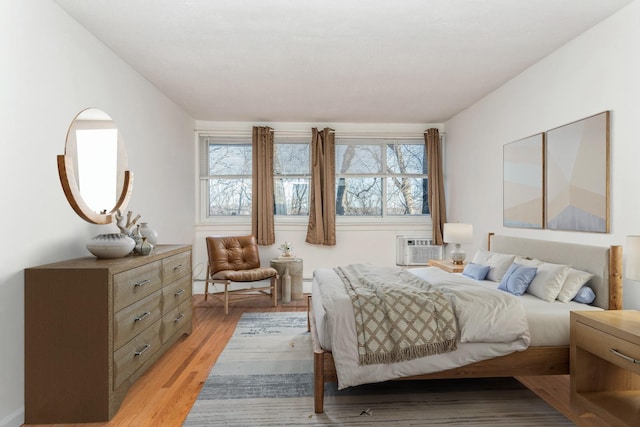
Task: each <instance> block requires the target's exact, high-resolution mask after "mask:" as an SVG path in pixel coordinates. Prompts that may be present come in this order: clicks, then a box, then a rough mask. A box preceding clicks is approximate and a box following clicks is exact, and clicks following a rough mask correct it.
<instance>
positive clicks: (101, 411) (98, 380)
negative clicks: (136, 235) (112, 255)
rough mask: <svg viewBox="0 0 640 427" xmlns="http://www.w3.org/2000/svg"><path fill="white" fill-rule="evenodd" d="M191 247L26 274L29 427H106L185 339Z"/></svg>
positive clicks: (79, 262)
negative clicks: (90, 425)
mask: <svg viewBox="0 0 640 427" xmlns="http://www.w3.org/2000/svg"><path fill="white" fill-rule="evenodd" d="M191 289H192V282H191V246H188V245H158V246H157V247H155V248H154V250H153V252H152V253H151V254H150V255H147V256H141V255H135V256H128V257H125V258H119V259H97V258H94V257H86V258H78V259H73V260H68V261H62V262H58V263H54V264H47V265H42V266H39V267H34V268H28V269H26V270H25V296H24V298H25V422H26V423H27V424H49V423H74V422H97V421H107V420H109V419H110V418H112V417H113V415H114V414H115V413H116V412H117V410H118V408H119V406H120V404H121V403H122V400H123V399H124V397H125V395H126V393H127V390H128V389H129V387H130V386H131V385H132V384H133V383H134V382H135V381H136V379H137V378H139V377H140V376H141V375H142V374H143V373H144V372H145V371H146V370H147V369H148V368H149V367H150V366H151V365H152V364H153V363H154V361H155V360H157V359H158V358H159V357H160V356H161V355H162V354H163V353H164V352H165V351H166V350H167V349H168V348H169V347H170V346H171V345H172V344H174V343H175V342H176V341H177V340H178V339H179V338H180V337H181V336H182V335H183V334H189V333H191V314H192V308H191Z"/></svg>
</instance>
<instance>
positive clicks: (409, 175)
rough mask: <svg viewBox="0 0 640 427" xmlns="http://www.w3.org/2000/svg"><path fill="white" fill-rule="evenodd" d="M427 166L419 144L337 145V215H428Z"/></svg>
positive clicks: (357, 141)
mask: <svg viewBox="0 0 640 427" xmlns="http://www.w3.org/2000/svg"><path fill="white" fill-rule="evenodd" d="M427 194H428V186H427V162H426V151H425V145H424V142H423V141H422V140H419V139H415V140H413V139H412V140H404V139H373V138H371V139H365V138H348V139H347V138H344V139H339V140H337V141H336V214H337V215H342V216H411V215H427V214H429V207H428V203H427Z"/></svg>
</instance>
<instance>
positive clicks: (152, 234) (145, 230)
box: [140, 222, 158, 246]
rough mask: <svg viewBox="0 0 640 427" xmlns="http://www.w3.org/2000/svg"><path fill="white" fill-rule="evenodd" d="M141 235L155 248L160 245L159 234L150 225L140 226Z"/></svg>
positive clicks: (144, 223) (143, 224)
mask: <svg viewBox="0 0 640 427" xmlns="http://www.w3.org/2000/svg"><path fill="white" fill-rule="evenodd" d="M140 234H142V237H146V238H147V241H148V242H149V243H151V244H152V245H153V246H155V245H157V244H158V232H157V231H156V230H154V229H153V228H151V227H149V224H148V223H146V222H143V223H142V224H140Z"/></svg>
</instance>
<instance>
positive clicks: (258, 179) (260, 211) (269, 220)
mask: <svg viewBox="0 0 640 427" xmlns="http://www.w3.org/2000/svg"><path fill="white" fill-rule="evenodd" d="M252 148H253V156H252V157H253V173H252V199H251V207H252V209H251V233H252V234H253V235H254V236H255V237H256V240H257V242H258V244H259V245H272V244H274V243H275V241H276V236H275V230H274V226H273V204H274V202H273V130H272V129H271V128H269V127H265V126H254V127H253V140H252Z"/></svg>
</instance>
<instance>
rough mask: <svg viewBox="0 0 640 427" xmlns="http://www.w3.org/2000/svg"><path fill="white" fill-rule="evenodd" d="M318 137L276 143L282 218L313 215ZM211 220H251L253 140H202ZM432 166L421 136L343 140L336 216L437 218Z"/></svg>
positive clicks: (203, 182)
mask: <svg viewBox="0 0 640 427" xmlns="http://www.w3.org/2000/svg"><path fill="white" fill-rule="evenodd" d="M310 140H311V136H310V135H301V136H295V137H294V136H278V135H277V134H276V137H275V141H274V157H273V168H274V171H273V172H274V176H273V185H274V213H275V214H276V215H277V216H279V217H280V218H284V217H292V218H293V217H306V216H308V215H309V197H310V184H311V144H310ZM200 143H201V151H200V153H201V154H200V162H201V166H200V170H201V173H200V181H201V188H202V193H201V194H202V196H201V200H202V203H203V205H204V209H203V211H204V212H203V214H204V217H205V218H211V217H233V216H236V217H245V218H246V217H248V216H251V208H252V206H251V196H252V189H251V186H252V178H251V175H252V167H253V162H252V148H251V136H250V135H246V136H217V135H203V134H201V135H200ZM427 194H428V187H427V162H426V151H425V145H424V141H423V140H422V139H421V138H414V139H402V138H360V137H355V138H338V139H337V140H336V215H337V216H338V217H343V218H346V217H370V218H374V217H378V218H379V217H396V218H401V217H404V218H407V217H417V216H421V215H428V214H429V207H428V203H427Z"/></svg>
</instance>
